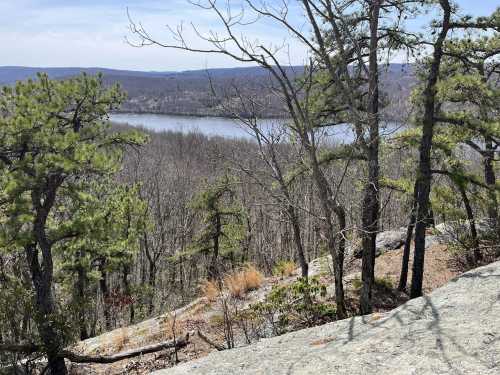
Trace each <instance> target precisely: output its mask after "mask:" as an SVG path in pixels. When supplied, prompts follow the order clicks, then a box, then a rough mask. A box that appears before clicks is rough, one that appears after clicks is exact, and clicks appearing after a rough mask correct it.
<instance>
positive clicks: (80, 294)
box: [75, 265, 89, 340]
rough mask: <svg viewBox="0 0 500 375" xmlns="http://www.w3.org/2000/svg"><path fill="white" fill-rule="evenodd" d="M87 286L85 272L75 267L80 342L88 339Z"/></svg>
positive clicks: (79, 267) (81, 268)
mask: <svg viewBox="0 0 500 375" xmlns="http://www.w3.org/2000/svg"><path fill="white" fill-rule="evenodd" d="M86 284H87V277H86V274H85V270H84V269H83V267H82V266H81V265H78V266H77V279H76V285H75V293H76V298H75V300H76V303H77V308H78V326H79V329H80V340H86V339H88V338H89V334H88V331H87V320H86V317H85V311H86V308H87V306H86V303H85V285H86Z"/></svg>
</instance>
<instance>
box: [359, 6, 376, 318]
mask: <svg viewBox="0 0 500 375" xmlns="http://www.w3.org/2000/svg"><path fill="white" fill-rule="evenodd" d="M379 12H380V1H379V0H374V1H372V2H371V5H370V55H369V83H368V98H369V103H368V116H369V118H368V121H369V124H370V130H369V135H370V136H369V143H368V145H367V159H368V181H367V185H366V187H365V197H364V199H363V212H362V217H361V219H362V220H361V221H362V246H363V254H362V271H361V279H362V281H363V285H362V288H361V296H360V308H361V313H362V314H370V313H371V312H372V288H373V283H374V281H375V253H376V239H377V231H378V217H379V209H380V208H379V206H380V203H379V169H380V168H379V160H378V156H379V155H378V154H379V116H378V109H379V90H378V57H377V48H378V22H379Z"/></svg>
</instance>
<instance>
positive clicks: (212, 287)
mask: <svg viewBox="0 0 500 375" xmlns="http://www.w3.org/2000/svg"><path fill="white" fill-rule="evenodd" d="M200 291H201V294H202V295H203V296H204V297H205V298H206V299H208V300H209V301H212V302H213V301H215V300H216V299H217V297H218V296H219V295H220V293H221V291H220V289H219V285H218V283H217V281H214V280H204V281H202V282H201V284H200Z"/></svg>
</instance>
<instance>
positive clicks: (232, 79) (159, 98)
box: [0, 64, 415, 121]
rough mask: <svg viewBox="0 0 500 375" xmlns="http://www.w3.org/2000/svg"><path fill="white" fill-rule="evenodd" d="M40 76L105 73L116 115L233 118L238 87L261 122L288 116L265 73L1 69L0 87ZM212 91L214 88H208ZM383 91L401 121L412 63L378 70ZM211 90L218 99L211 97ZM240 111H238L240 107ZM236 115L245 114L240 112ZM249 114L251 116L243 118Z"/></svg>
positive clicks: (297, 71)
mask: <svg viewBox="0 0 500 375" xmlns="http://www.w3.org/2000/svg"><path fill="white" fill-rule="evenodd" d="M287 69H288V70H289V71H290V73H291V76H298V75H300V74H302V72H303V70H304V67H300V66H295V67H287ZM37 72H44V73H47V74H48V75H49V77H51V78H56V79H64V78H70V77H72V76H75V75H78V74H80V73H82V72H85V73H88V74H97V73H102V74H103V77H104V79H103V82H104V84H105V85H113V84H116V83H118V84H120V85H121V87H122V89H123V90H124V91H125V92H127V98H126V99H125V100H124V102H123V103H122V105H121V106H120V108H117V109H115V111H117V112H133V113H158V114H170V115H195V116H231V117H234V113H232V112H231V111H230V110H228V109H227V108H226V107H227V104H228V103H229V102H230V101H231V99H232V100H234V99H236V96H235V95H233V96H232V98H227V97H224V95H223V93H227V92H228V91H230V89H231V87H234V86H237V87H238V89H239V90H240V91H241V93H242V94H244V95H246V96H250V97H259V98H260V100H261V101H262V102H263V103H264V105H263V106H262V108H261V113H259V115H260V116H262V117H286V116H287V113H286V110H285V109H284V108H283V106H282V105H281V104H280V102H279V98H278V97H276V95H274V94H273V87H275V86H276V82H275V80H274V79H273V77H272V76H270V75H269V72H268V71H266V69H264V68H260V67H251V68H226V69H206V70H194V71H186V72H139V71H137V72H136V71H127V70H113V69H103V68H27V67H0V84H14V83H15V82H16V81H18V80H23V79H28V78H35V77H36V73H37ZM211 81H212V85H213V86H214V87H212V85H211ZM382 84H383V87H384V92H386V93H388V94H389V95H392V94H394V93H397V96H394V95H393V97H391V100H390V102H391V103H393V104H394V106H393V107H392V108H391V109H390V111H391V117H392V119H393V120H394V121H398V120H401V116H400V115H401V113H400V109H401V108H400V107H401V105H403V103H404V102H405V100H406V99H407V98H408V96H409V94H410V90H411V88H412V86H413V85H414V84H415V77H414V67H413V66H412V64H389V65H388V66H387V67H385V68H384V69H383V70H382ZM213 89H215V90H217V92H219V93H220V94H221V95H219V97H218V98H214V95H213V93H212V91H213ZM240 109H242V108H240ZM240 114H243V112H241V113H240ZM247 115H250V114H248V113H247Z"/></svg>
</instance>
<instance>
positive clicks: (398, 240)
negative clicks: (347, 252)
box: [353, 230, 406, 258]
mask: <svg viewBox="0 0 500 375" xmlns="http://www.w3.org/2000/svg"><path fill="white" fill-rule="evenodd" d="M405 239H406V230H387V231H384V232H380V233H379V234H378V235H377V241H376V243H375V246H376V249H377V250H376V253H375V256H377V257H378V256H379V255H381V254H383V253H384V252H386V251H390V250H396V249H399V248H400V247H401V246H403V245H404V243H405ZM353 255H354V257H355V258H361V256H362V255H363V249H362V248H361V247H360V248H357V249H356V250H355V251H354V253H353Z"/></svg>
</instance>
